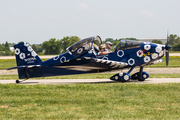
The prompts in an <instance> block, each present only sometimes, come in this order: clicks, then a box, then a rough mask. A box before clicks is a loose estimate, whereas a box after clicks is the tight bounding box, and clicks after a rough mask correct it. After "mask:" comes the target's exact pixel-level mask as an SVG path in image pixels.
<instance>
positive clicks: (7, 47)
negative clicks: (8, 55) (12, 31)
mask: <svg viewBox="0 0 180 120" xmlns="http://www.w3.org/2000/svg"><path fill="white" fill-rule="evenodd" d="M5 48H6V50H7V51H10V49H9V43H8V42H7V41H6V43H5Z"/></svg>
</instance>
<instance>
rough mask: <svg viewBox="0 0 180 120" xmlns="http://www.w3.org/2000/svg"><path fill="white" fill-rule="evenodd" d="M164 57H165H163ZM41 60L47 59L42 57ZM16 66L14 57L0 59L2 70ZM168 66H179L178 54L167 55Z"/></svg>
mask: <svg viewBox="0 0 180 120" xmlns="http://www.w3.org/2000/svg"><path fill="white" fill-rule="evenodd" d="M163 59H165V58H163ZM42 60H43V61H45V60H47V59H42ZM15 66H16V60H15V59H0V70H4V69H7V68H10V67H15ZM146 67H151V68H152V67H166V62H162V63H159V64H155V65H151V66H146ZM168 67H180V56H170V57H169V66H168Z"/></svg>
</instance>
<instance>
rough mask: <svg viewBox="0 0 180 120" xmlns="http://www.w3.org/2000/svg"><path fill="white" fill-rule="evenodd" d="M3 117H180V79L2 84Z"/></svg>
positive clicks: (0, 104)
mask: <svg viewBox="0 0 180 120" xmlns="http://www.w3.org/2000/svg"><path fill="white" fill-rule="evenodd" d="M0 89H1V90H0V96H1V97H0V118H1V119H12V120H16V119H17V120H21V119H22V120H27V119H28V120H29V119H33V120H35V119H37V120H39V119H60V120H63V119H68V120H69V119H105V120H110V119H111V120H114V119H133V120H134V119H146V120H147V119H153V120H154V119H155V120H159V119H163V120H169V119H171V120H175V119H180V99H179V98H180V92H179V91H180V83H176V84H175V83H169V84H135V83H128V84H124V83H109V84H107V83H102V84H69V85H16V84H6V85H2V84H0Z"/></svg>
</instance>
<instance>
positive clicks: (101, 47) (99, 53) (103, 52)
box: [98, 44, 111, 55]
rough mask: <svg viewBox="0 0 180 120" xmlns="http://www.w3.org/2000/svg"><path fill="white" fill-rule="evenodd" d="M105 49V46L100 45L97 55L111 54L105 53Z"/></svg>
mask: <svg viewBox="0 0 180 120" xmlns="http://www.w3.org/2000/svg"><path fill="white" fill-rule="evenodd" d="M105 49H106V45H105V44H101V45H100V52H98V55H106V54H108V53H111V52H107V51H106V50H105Z"/></svg>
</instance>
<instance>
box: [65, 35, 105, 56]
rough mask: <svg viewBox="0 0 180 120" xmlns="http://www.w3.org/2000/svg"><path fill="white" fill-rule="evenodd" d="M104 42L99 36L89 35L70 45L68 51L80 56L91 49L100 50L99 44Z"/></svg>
mask: <svg viewBox="0 0 180 120" xmlns="http://www.w3.org/2000/svg"><path fill="white" fill-rule="evenodd" d="M100 44H102V41H101V38H100V37H99V36H96V37H89V38H85V39H83V40H80V41H78V42H76V43H74V44H73V45H71V46H70V47H68V48H67V52H69V53H70V54H73V55H74V56H79V55H81V54H83V53H85V52H87V51H89V50H91V49H94V51H95V52H99V46H100Z"/></svg>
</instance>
